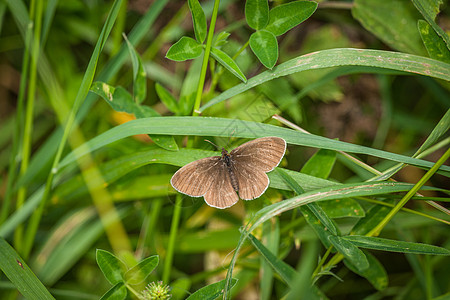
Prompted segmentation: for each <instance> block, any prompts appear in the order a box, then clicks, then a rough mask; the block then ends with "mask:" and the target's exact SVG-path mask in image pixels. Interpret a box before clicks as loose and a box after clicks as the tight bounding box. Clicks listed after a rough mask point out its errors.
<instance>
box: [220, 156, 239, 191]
mask: <svg viewBox="0 0 450 300" xmlns="http://www.w3.org/2000/svg"><path fill="white" fill-rule="evenodd" d="M222 161H223V162H224V163H225V164H226V166H227V170H228V174H229V175H230V181H231V186H232V187H233V189H234V190H235V191H236V192H238V191H239V183H238V181H237V179H236V175H235V174H234V166H233V160H232V159H231V156H230V154H228V151H227V150H225V148H222Z"/></svg>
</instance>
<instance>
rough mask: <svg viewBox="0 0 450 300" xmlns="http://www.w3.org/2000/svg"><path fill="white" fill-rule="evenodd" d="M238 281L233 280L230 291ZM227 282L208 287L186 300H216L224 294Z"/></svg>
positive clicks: (222, 281)
mask: <svg viewBox="0 0 450 300" xmlns="http://www.w3.org/2000/svg"><path fill="white" fill-rule="evenodd" d="M236 282H237V279H234V278H233V279H232V280H231V284H230V285H229V286H228V289H229V290H231V289H232V288H233V286H234V285H235V284H236ZM224 289H225V280H221V281H219V282H216V283H213V284H210V285H207V286H205V287H202V288H201V289H199V290H197V291H196V292H194V293H193V294H192V295H190V296H189V297H187V298H186V300H197V299H198V300H214V299H216V298H217V297H219V296H220V295H222V294H223V293H224Z"/></svg>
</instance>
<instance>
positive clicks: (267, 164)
mask: <svg viewBox="0 0 450 300" xmlns="http://www.w3.org/2000/svg"><path fill="white" fill-rule="evenodd" d="M285 151H286V142H285V140H283V139H281V138H278V137H266V138H259V139H256V140H253V141H250V142H247V143H245V144H243V145H241V146H239V147H237V148H236V149H234V150H233V151H231V152H230V156H231V160H232V161H233V169H234V173H235V175H236V177H237V181H238V184H239V196H240V197H241V198H242V199H245V200H251V199H255V198H258V197H259V196H261V195H262V194H263V193H264V192H265V190H266V189H267V187H268V186H269V178H268V177H267V175H266V172H269V171H272V170H273V169H274V168H275V167H276V166H278V164H279V163H280V161H281V159H282V158H283V156H284V153H285Z"/></svg>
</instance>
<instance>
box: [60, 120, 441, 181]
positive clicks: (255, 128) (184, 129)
mask: <svg viewBox="0 0 450 300" xmlns="http://www.w3.org/2000/svg"><path fill="white" fill-rule="evenodd" d="M230 128H234V129H235V130H234V132H233V136H234V137H240V138H258V137H264V136H278V137H281V138H284V139H285V140H286V142H288V143H289V144H294V145H299V146H309V147H316V148H323V149H330V150H340V151H345V152H351V153H361V154H367V155H372V156H376V157H380V158H383V159H388V160H393V161H397V162H402V163H407V164H411V165H415V166H419V167H426V168H431V167H432V166H433V163H432V162H428V161H424V160H421V159H417V158H411V157H408V156H405V155H400V154H394V153H390V152H386V151H382V150H378V149H373V148H369V147H364V146H359V145H354V144H350V143H345V142H341V141H336V140H332V139H328V138H325V137H321V136H317V135H313V134H306V133H302V132H298V131H294V130H291V129H286V128H282V127H277V126H273V125H268V124H261V123H257V122H250V121H242V120H231V119H222V118H206V117H204V118H201V117H155V118H146V119H139V120H133V121H130V122H127V123H125V124H122V125H119V126H117V127H114V128H112V129H110V130H108V131H106V132H104V133H102V134H100V135H98V136H96V137H95V138H93V139H92V140H90V141H89V142H87V143H86V144H84V145H81V146H80V147H78V148H77V149H75V150H74V151H72V152H71V153H70V154H69V155H67V156H66V157H65V158H64V159H63V160H62V161H61V163H60V164H59V166H58V168H61V167H63V166H65V165H67V164H69V163H71V162H73V161H74V160H75V159H76V158H77V157H81V156H83V155H85V154H87V153H90V152H92V151H94V150H96V149H99V148H101V147H103V146H105V145H108V144H110V143H112V142H115V141H117V140H120V139H122V138H125V137H128V136H131V135H136V134H148V133H151V134H167V135H200V136H222V137H228V136H229V135H230V134H231V132H229V131H230ZM440 169H441V170H443V171H447V172H448V171H450V167H448V166H441V168H440Z"/></svg>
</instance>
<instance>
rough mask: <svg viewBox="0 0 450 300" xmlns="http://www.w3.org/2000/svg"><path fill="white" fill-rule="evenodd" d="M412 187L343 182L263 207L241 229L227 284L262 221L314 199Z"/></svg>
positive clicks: (328, 198)
mask: <svg viewBox="0 0 450 300" xmlns="http://www.w3.org/2000/svg"><path fill="white" fill-rule="evenodd" d="M412 187H413V185H412V184H405V183H398V182H377V183H372V184H369V183H356V184H343V185H340V186H337V187H329V188H324V189H320V190H315V191H312V192H308V193H304V194H301V195H299V196H296V197H293V198H290V199H287V200H284V201H281V202H278V203H275V204H272V205H269V206H266V207H264V208H263V209H261V210H259V211H258V212H256V214H255V215H254V217H253V219H252V221H251V222H249V223H248V224H247V226H246V228H245V229H244V230H243V231H242V234H241V238H240V239H239V243H238V244H237V246H236V250H235V252H234V254H233V258H232V259H231V263H230V267H229V268H228V272H227V278H226V280H227V285H230V284H231V278H232V274H233V270H234V266H235V264H236V260H237V258H238V255H239V250H240V249H241V247H242V245H243V244H244V242H245V239H246V238H247V237H248V235H249V234H250V233H251V232H252V231H253V230H254V229H255V228H257V227H258V226H259V225H260V224H262V223H264V222H265V221H267V220H269V219H270V218H272V217H274V216H278V215H280V214H281V213H283V212H285V211H288V210H292V209H294V208H296V207H300V206H302V205H305V204H308V203H312V202H316V201H323V200H332V199H340V198H348V197H358V196H374V195H381V194H391V193H396V192H405V191H409V190H410V189H411V188H412Z"/></svg>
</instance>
